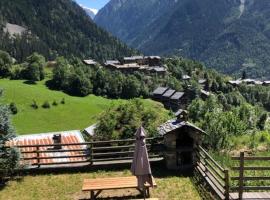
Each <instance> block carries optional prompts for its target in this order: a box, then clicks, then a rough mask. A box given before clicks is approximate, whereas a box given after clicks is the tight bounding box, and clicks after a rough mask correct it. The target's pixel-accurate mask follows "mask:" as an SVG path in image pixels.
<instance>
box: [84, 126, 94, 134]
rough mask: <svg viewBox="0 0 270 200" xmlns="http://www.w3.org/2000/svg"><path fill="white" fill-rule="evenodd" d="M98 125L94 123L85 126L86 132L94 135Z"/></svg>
mask: <svg viewBox="0 0 270 200" xmlns="http://www.w3.org/2000/svg"><path fill="white" fill-rule="evenodd" d="M96 127H97V124H93V125H91V126H89V127H87V128H85V129H84V132H85V133H87V134H88V135H90V136H94V135H95V129H96Z"/></svg>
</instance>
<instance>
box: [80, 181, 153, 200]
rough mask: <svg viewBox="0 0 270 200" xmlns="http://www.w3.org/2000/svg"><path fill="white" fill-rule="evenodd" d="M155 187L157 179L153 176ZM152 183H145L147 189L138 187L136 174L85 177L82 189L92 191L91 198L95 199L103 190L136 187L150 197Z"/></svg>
mask: <svg viewBox="0 0 270 200" xmlns="http://www.w3.org/2000/svg"><path fill="white" fill-rule="evenodd" d="M153 184H154V187H156V183H155V180H154V178H153ZM149 187H150V185H149V184H148V183H147V184H145V190H141V189H140V188H138V182H137V178H136V176H129V177H115V178H97V179H84V182H83V187H82V191H84V192H90V195H91V200H94V199H96V198H97V197H98V195H99V194H100V193H101V192H102V191H103V190H114V189H127V188H135V189H137V190H138V191H139V192H140V193H141V194H142V195H144V196H146V197H149V196H150V192H149Z"/></svg>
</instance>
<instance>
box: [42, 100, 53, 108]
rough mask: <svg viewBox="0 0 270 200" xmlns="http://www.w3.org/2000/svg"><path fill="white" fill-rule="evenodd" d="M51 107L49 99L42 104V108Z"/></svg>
mask: <svg viewBox="0 0 270 200" xmlns="http://www.w3.org/2000/svg"><path fill="white" fill-rule="evenodd" d="M50 107H51V105H50V103H49V102H48V101H45V102H44V103H43V104H42V108H45V109H48V108H50Z"/></svg>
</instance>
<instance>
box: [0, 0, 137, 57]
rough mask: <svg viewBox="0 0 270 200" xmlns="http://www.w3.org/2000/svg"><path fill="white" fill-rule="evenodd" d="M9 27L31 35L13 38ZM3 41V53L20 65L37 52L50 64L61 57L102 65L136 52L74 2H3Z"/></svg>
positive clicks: (0, 29)
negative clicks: (91, 61) (14, 27)
mask: <svg viewBox="0 0 270 200" xmlns="http://www.w3.org/2000/svg"><path fill="white" fill-rule="evenodd" d="M7 23H9V24H14V25H18V26H21V27H24V28H26V29H27V31H26V32H25V33H24V34H22V35H17V36H16V37H14V38H12V37H10V35H9V34H8V33H7V32H6V31H4V28H5V27H6V24H7ZM0 39H1V41H2V42H1V43H0V49H2V50H5V51H7V52H9V53H10V54H11V55H12V56H13V57H14V58H16V59H17V60H19V61H22V60H24V59H25V58H26V57H27V56H29V55H30V54H32V53H33V52H35V51H36V52H38V53H40V54H42V55H44V56H45V57H46V58H47V59H50V60H51V59H55V57H57V56H60V55H61V56H66V57H71V56H76V57H79V58H93V59H96V60H99V61H102V60H105V59H108V58H115V57H120V56H124V55H126V56H128V55H131V54H133V53H134V52H135V51H134V50H133V49H131V48H129V47H127V46H126V45H125V44H123V43H122V42H120V40H118V39H117V38H115V37H113V36H112V35H111V34H109V33H108V32H106V31H104V30H103V29H101V28H99V27H98V26H97V25H96V24H95V23H94V22H93V21H92V20H91V19H90V18H89V16H87V14H86V13H85V11H84V10H83V9H82V8H81V7H80V6H79V5H78V4H76V3H75V2H74V1H72V0H57V1H54V0H47V1H42V0H24V1H21V0H12V1H9V0H2V1H0Z"/></svg>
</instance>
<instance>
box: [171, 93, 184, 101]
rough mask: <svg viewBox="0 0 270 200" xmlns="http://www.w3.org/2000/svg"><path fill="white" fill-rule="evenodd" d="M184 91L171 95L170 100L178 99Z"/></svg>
mask: <svg viewBox="0 0 270 200" xmlns="http://www.w3.org/2000/svg"><path fill="white" fill-rule="evenodd" d="M184 94H185V93H184V92H176V93H174V95H173V96H171V99H172V100H179V99H181V98H182V97H183V96H184Z"/></svg>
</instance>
